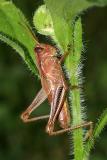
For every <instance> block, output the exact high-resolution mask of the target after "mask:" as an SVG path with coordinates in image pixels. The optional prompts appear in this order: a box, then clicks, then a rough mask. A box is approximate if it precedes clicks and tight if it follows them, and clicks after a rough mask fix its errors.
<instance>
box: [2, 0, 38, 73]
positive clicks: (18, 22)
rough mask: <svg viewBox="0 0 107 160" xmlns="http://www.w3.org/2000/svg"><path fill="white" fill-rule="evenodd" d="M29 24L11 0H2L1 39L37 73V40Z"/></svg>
mask: <svg viewBox="0 0 107 160" xmlns="http://www.w3.org/2000/svg"><path fill="white" fill-rule="evenodd" d="M27 25H28V22H27V20H26V19H25V17H24V15H23V14H22V12H21V11H20V10H19V9H18V8H17V7H16V6H15V5H14V4H13V3H12V2H11V1H6V0H2V1H0V39H1V40H2V41H3V42H5V43H7V44H8V45H10V46H11V47H12V48H14V49H15V50H16V51H17V52H18V53H19V54H20V55H21V57H22V58H23V59H24V61H25V62H26V63H27V65H28V67H29V68H31V70H32V71H33V72H34V73H35V74H37V70H36V65H35V64H36V63H35V55H34V47H35V44H36V41H35V40H34V38H33V36H32V34H31V33H30V30H29V29H28V27H27Z"/></svg>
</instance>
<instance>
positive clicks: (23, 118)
mask: <svg viewBox="0 0 107 160" xmlns="http://www.w3.org/2000/svg"><path fill="white" fill-rule="evenodd" d="M28 118H29V113H28V112H24V113H22V114H21V119H22V121H23V122H25V123H26V122H27V120H28Z"/></svg>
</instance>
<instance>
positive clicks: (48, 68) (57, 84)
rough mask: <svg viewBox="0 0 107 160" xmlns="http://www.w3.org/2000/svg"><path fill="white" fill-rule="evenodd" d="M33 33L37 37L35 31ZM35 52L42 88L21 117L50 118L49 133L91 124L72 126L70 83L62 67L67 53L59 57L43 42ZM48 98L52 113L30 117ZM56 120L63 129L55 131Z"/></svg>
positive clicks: (58, 132) (57, 132) (25, 120)
mask: <svg viewBox="0 0 107 160" xmlns="http://www.w3.org/2000/svg"><path fill="white" fill-rule="evenodd" d="M32 35H33V37H34V38H35V36H34V34H33V33H32ZM36 42H37V40H36ZM34 53H35V58H36V62H37V68H38V70H39V74H40V78H41V84H42V89H41V90H40V91H39V93H38V94H37V95H36V97H35V98H34V100H33V102H32V103H31V105H30V106H29V107H28V108H27V110H26V111H25V112H23V113H22V115H21V119H22V120H23V121H24V122H32V121H37V120H40V119H45V118H49V120H48V123H47V126H46V132H47V133H48V134H49V135H57V134H61V133H64V132H67V131H70V130H74V129H77V128H80V127H85V126H91V125H92V122H85V123H83V124H80V125H77V126H74V127H70V111H69V108H68V101H67V97H66V95H67V92H68V85H67V82H66V79H65V76H64V73H63V70H62V67H61V62H62V61H63V60H64V58H65V57H66V55H67V53H65V54H64V55H63V56H62V57H61V58H60V59H59V58H58V57H57V50H56V48H55V47H53V46H51V45H49V44H41V43H37V45H36V46H35V48H34ZM74 89H79V87H78V86H77V87H74ZM47 98H48V101H49V103H50V106H51V111H50V114H49V115H44V116H39V117H34V118H30V114H31V113H32V112H33V111H34V110H35V109H37V108H38V107H39V106H40V104H41V103H43V101H45V100H46V99H47ZM56 120H58V121H59V124H60V127H61V128H62V129H61V130H58V131H54V127H55V122H56ZM90 128H91V127H90Z"/></svg>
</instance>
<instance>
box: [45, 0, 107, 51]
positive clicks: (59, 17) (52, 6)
mask: <svg viewBox="0 0 107 160" xmlns="http://www.w3.org/2000/svg"><path fill="white" fill-rule="evenodd" d="M44 1H45V3H46V6H47V8H48V10H49V12H50V14H51V17H52V21H53V26H54V31H55V34H56V37H57V39H58V42H59V43H60V45H61V46H62V48H63V50H64V51H66V50H67V46H68V45H69V44H72V40H73V23H74V21H75V17H76V16H77V15H78V14H79V13H81V12H82V11H84V10H86V9H87V8H89V7H92V6H104V5H107V0H103V1H101V0H97V1H92V0H89V1H88V0H57V1H56V0H44Z"/></svg>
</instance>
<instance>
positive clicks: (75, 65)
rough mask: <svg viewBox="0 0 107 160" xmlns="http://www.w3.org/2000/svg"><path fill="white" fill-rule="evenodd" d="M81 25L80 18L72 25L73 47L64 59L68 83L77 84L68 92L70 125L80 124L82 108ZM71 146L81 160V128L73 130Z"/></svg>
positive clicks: (75, 155) (76, 158)
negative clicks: (80, 71)
mask: <svg viewBox="0 0 107 160" xmlns="http://www.w3.org/2000/svg"><path fill="white" fill-rule="evenodd" d="M82 46H83V45H82V25H81V19H78V20H77V21H76V23H75V26H74V42H73V49H71V51H70V52H71V54H70V55H69V57H68V58H67V60H66V66H67V68H68V70H69V72H70V84H71V86H77V87H76V88H75V89H72V90H71V92H70V96H71V101H72V106H71V110H72V117H71V122H72V124H71V127H72V126H77V125H80V124H82V122H83V121H82V117H83V115H82V110H81V109H82V108H81V97H80V88H78V86H79V85H80V84H79V76H80V75H79V73H78V72H79V70H78V69H79V65H80V58H81V51H82ZM73 148H74V159H75V160H83V151H84V145H83V130H82V128H79V129H76V130H74V131H73Z"/></svg>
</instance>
